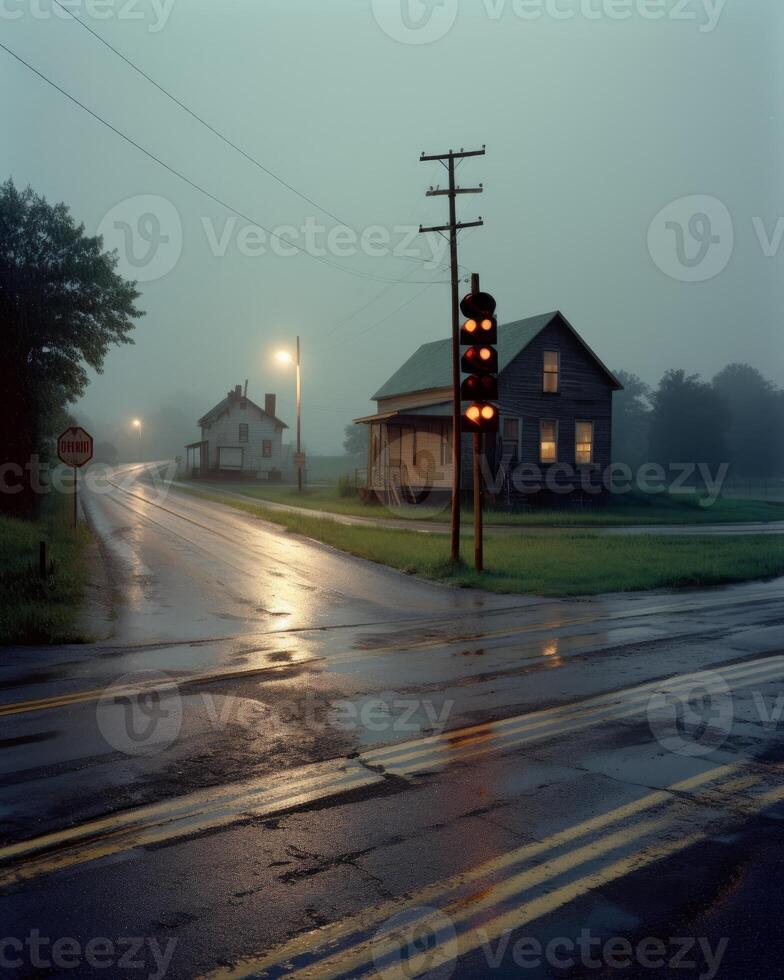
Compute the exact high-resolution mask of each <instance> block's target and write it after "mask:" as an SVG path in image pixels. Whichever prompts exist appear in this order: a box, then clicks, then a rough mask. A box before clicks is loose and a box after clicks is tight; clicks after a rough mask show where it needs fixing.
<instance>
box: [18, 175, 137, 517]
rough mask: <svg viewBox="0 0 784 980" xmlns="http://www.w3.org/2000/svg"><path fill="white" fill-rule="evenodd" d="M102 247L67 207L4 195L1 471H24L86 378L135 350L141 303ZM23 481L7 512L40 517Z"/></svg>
mask: <svg viewBox="0 0 784 980" xmlns="http://www.w3.org/2000/svg"><path fill="white" fill-rule="evenodd" d="M102 246H103V242H102V239H101V238H100V237H91V236H88V235H85V233H84V225H76V224H75V222H74V220H73V218H72V217H71V215H70V212H69V209H68V208H67V207H66V205H65V204H62V203H61V204H55V205H50V204H49V203H47V201H46V200H45V199H44V198H43V197H41V196H39V195H37V194H35V193H34V192H33V191H32V190H31V188H29V187H28V188H27V189H26V190H24V191H19V190H17V188H16V187H15V186H14V183H13V181H11V180H8V181H6V183H5V184H2V185H0V324H2V330H3V358H2V368H0V412H2V417H3V419H4V421H5V424H4V426H3V428H2V432H1V433H0V463H4V462H12V463H16V464H17V465H19V466H22V467H24V466H25V464H26V463H27V462H28V460H29V458H30V456H31V454H33V453H35V452H41V451H42V450H43V449H44V448H45V446H46V442H47V440H48V439H50V438H51V436H52V435H54V434H55V426H56V424H57V421H58V418H61V417H62V413H63V412H64V410H65V406H66V405H68V403H70V402H72V401H74V399H76V398H77V397H78V396H79V395H80V394H81V393H82V392H83V391H84V388H85V387H86V385H87V381H88V375H87V368H88V367H89V368H92V369H93V370H94V371H97V372H100V371H101V370H102V368H103V362H104V358H105V356H106V352H107V351H108V349H109V347H110V345H112V344H128V343H132V342H133V341H132V340H131V338H130V336H129V335H130V332H131V330H132V329H133V327H134V323H133V320H134V319H135V318H136V317H139V316H142V315H143V314H142V312H141V311H140V310H138V309H137V308H136V306H135V305H134V304H135V301H136V299H137V298H138V296H139V293H138V292H137V291H136V289H135V285H136V284H135V283H131V282H127V281H125V280H124V279H123V278H122V277H121V276H119V275H118V274H117V273H116V272H115V271H114V270H115V266H116V264H117V257H116V256H115V255H113V254H110V253H106V252H103V251H102ZM23 479H24V480H25V484H24V489H23V491H22V492H20V493H15V494H7V493H2V494H0V508H1V509H4V510H13V511H15V512H17V513H22V514H30V513H31V512H32V511H33V510H34V507H35V499H34V496H33V493H32V490H31V489H30V486H29V482H28V481H27V480H26V478H23Z"/></svg>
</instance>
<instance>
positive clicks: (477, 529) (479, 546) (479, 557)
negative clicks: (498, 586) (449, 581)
mask: <svg viewBox="0 0 784 980" xmlns="http://www.w3.org/2000/svg"><path fill="white" fill-rule="evenodd" d="M471 292H472V293H474V294H475V295H476V293H478V292H479V273H478V272H472V273H471ZM473 448H474V458H473V471H472V475H473V479H472V482H473V488H474V568H475V569H476V571H477V572H481V571H482V569H483V568H484V540H483V533H484V529H483V527H482V470H481V466H480V460H481V456H482V433H481V432H475V433H474V447H473Z"/></svg>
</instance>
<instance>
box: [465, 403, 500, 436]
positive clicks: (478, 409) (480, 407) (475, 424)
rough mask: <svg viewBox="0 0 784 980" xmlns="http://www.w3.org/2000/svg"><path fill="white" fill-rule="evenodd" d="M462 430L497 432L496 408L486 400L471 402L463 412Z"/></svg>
mask: <svg viewBox="0 0 784 980" xmlns="http://www.w3.org/2000/svg"><path fill="white" fill-rule="evenodd" d="M462 430H463V432H498V409H497V408H496V407H495V405H490V404H489V403H487V402H472V403H471V404H470V405H469V406H468V408H467V409H466V410H465V411H464V412H463V418H462Z"/></svg>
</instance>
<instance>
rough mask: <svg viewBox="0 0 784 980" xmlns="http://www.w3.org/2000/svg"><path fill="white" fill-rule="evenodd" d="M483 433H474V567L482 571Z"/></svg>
mask: <svg viewBox="0 0 784 980" xmlns="http://www.w3.org/2000/svg"><path fill="white" fill-rule="evenodd" d="M481 455H482V433H481V432H475V433H474V476H473V482H474V568H475V569H476V570H477V572H481V571H482V569H483V568H484V548H483V542H482V533H483V528H482V468H481V466H480V456H481Z"/></svg>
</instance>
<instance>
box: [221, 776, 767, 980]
mask: <svg viewBox="0 0 784 980" xmlns="http://www.w3.org/2000/svg"><path fill="white" fill-rule="evenodd" d="M741 765H742V763H733V764H729V765H723V766H718V767H716V768H713V769H710V770H707V771H706V772H703V773H699V774H697V775H696V776H691V777H689V778H688V779H683V780H680V781H678V782H676V783H673V784H672V785H670V786H668V787H667V788H666V789H663V790H656V791H654V792H652V793H649V794H647V795H646V796H644V797H641V798H640V799H638V800H635V801H633V802H631V803H626V804H623V805H622V806H619V807H617V808H615V809H614V810H611V811H608V812H607V813H604V814H600V815H598V816H596V817H591V818H590V819H588V820H585V821H583V822H581V823H579V824H576V825H574V826H573V827H569V828H567V829H566V830H563V831H559V832H557V833H555V834H552V835H550V836H549V837H547V838H545V840H543V841H537V842H535V843H531V844H524V845H522V846H521V847H519V848H516V849H515V850H513V851H511V852H509V853H507V854H504V855H501V856H499V857H497V858H492V859H490V860H488V861H485V862H483V863H482V864H480V865H477V866H476V867H474V868H471V869H468V870H467V871H464V872H459V873H458V874H456V875H453V876H451V877H450V878H447V879H445V880H443V881H439V882H435V883H433V884H432V885H427V886H425V887H424V888H422V889H419V890H418V891H416V892H415V893H413V894H411V895H408V896H406V897H405V898H403V899H391V900H388V901H386V902H383V903H381V904H379V905H377V906H375V907H374V908H372V909H369V910H367V911H366V912H362V913H360V914H359V915H358V916H356V917H352V918H349V919H344V920H342V921H340V922H336V923H333V924H332V925H329V926H326V927H324V928H321V929H319V930H318V931H317V932H315V933H306V934H303V935H300V936H296V937H295V938H294V939H292V940H290V941H288V942H287V943H284V944H282V945H281V946H279V947H278V948H276V949H275V950H271V951H270V952H269V953H267V954H264V955H262V956H259V957H248V958H245V959H243V960H241V961H239V962H238V963H236V964H235V965H234V966H233V967H229V968H220V969H218V970H215V971H213V972H211V973H209V974H207V977H208V978H209V980H238V978H240V977H249V976H252V975H253V974H256V973H261V972H263V971H264V970H266V969H270V968H272V967H274V966H277V967H283V966H284V965H285V964H287V963H290V962H291V961H292V960H293V959H295V958H296V957H298V956H303V955H307V954H308V953H311V952H313V951H317V950H329V949H330V948H332V947H334V946H335V945H336V944H337V943H339V942H340V941H341V940H343V939H346V938H347V937H350V936H351V935H352V934H353V933H357V932H368V931H369V930H371V929H374V928H377V927H378V926H379V924H381V923H383V922H385V921H386V920H387V919H389V918H390V917H391V916H393V915H395V914H396V913H399V912H401V911H403V910H405V909H413V908H417V907H421V906H425V907H427V906H433V905H437V904H441V905H442V906H443V907H444V908H445V909H448V908H449V907H450V904H449V901H448V896H449V895H450V893H452V892H455V891H456V890H458V889H463V890H464V889H466V888H467V887H469V886H472V885H475V884H476V883H478V882H481V881H482V879H485V878H488V877H492V876H497V875H498V874H499V873H503V872H504V871H507V870H508V869H510V868H512V867H514V866H516V865H519V864H521V863H523V862H530V861H531V860H533V859H535V858H538V857H540V856H541V855H543V854H546V853H548V852H550V851H553V850H555V849H557V848H559V847H561V846H563V845H566V844H571V843H572V842H574V841H579V840H580V839H581V838H584V837H587V836H589V835H591V834H593V833H595V832H597V831H603V830H605V829H606V828H607V827H611V826H612V825H613V824H616V823H619V822H621V821H623V820H628V819H630V818H633V817H637V816H640V815H642V814H644V813H646V812H647V811H649V810H652V809H655V808H656V807H659V806H662V805H663V804H667V803H670V802H672V801H673V800H674V799H675V798H676V796H677V794H683V793H688V792H689V791H691V790H695V789H698V788H699V787H702V786H705V785H706V784H708V783H712V782H714V781H716V780H724V783H723V786H724V789H725V791H731V789H732V783H731V782H728V781H727V777H729V776H731V775H732V774H733V773H734V772H736V771H737V770H738V769H739V768H740V767H741ZM758 778H762V777H758ZM743 782H744V783H746V777H744V778H743ZM696 798H697V799H699V797H696ZM619 833H620V834H621V835H626V838H625V839H626V840H627V843H628V841H629V840H631V839H632V838H633V835H634V833H635V827H631V828H627V829H626V830H625V831H621V832H619ZM611 837H612V838H613V844H611V845H610V849H612V846H614V844H620V842H621V840H622V838H621V837H619V836H618V834H613V835H611ZM600 842H601V838H599V839H598V840H597V841H596V842H594V844H593V845H588V847H589V848H590V847H591V846H593V847H596V846H598V845H600ZM578 850H579V851H580V852H581V853H582V854H585V853H587V852H586V850H585V847H582V848H580V849H578ZM575 853H577V852H567V853H566V854H564V855H563V857H562V858H561V859H559V860H560V861H561V862H562V864H553V865H551V868H554V869H558V868H561V870H565V864H563V862H566V861H568V859H569V856H570V854H575ZM624 860H625V861H628V860H629V859H628V858H626V859H624ZM534 873H536V869H534ZM480 894H484V891H483V890H481V891H480ZM490 895H491V893H488V901H490ZM455 905H456V907H457V908H458V909H459V908H460V907H461V902H460V900H458V901H457V902H456V903H455ZM515 915H516V913H515ZM431 952H432V951H431ZM351 953H352V949H351V948H349V949H347V950H345V951H343V952H342V953H340V954H336V955H337V956H339V957H341V959H340V963H339V970H338V969H337V965H336V971H335V972H334V973H332V972H329V967H330V965H332V964H333V958H332V957H330V958H329V959H325V960H321V961H319V962H318V963H313V964H311V965H310V966H309V969H310V971H311V974H310V975H311V976H318V977H319V978H322V977H323V978H325V980H326V978H327V977H329V976H333V975H334V976H339V975H341V974H342V973H346V972H348V971H349V970H350V969H351V966H352V963H353V960H351V961H348V962H346V960H345V957H347V956H349V955H350V954H351ZM366 959H367V956H366V955H365V956H364V957H360V962H365V961H366ZM314 971H315V972H314ZM415 973H416V970H414V971H413V972H412V973H411V974H410V975H412V976H413V975H415Z"/></svg>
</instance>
